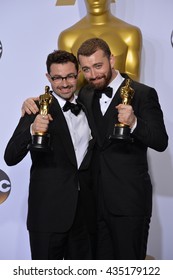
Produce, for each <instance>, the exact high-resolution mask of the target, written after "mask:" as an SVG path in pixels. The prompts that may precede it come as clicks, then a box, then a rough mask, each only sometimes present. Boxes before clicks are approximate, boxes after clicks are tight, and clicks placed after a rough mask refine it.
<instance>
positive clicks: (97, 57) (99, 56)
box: [79, 50, 108, 67]
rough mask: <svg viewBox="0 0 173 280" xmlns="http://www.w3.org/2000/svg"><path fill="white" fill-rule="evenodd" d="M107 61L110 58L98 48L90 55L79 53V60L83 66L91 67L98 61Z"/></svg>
mask: <svg viewBox="0 0 173 280" xmlns="http://www.w3.org/2000/svg"><path fill="white" fill-rule="evenodd" d="M105 61H108V58H107V57H106V55H105V54H104V52H103V51H102V50H97V51H96V52H95V53H93V54H91V55H90V56H84V55H79V62H80V65H81V67H85V66H86V67H87V66H88V67H89V66H92V65H94V64H97V63H104V62H105Z"/></svg>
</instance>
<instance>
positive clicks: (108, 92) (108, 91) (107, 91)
mask: <svg viewBox="0 0 173 280" xmlns="http://www.w3.org/2000/svg"><path fill="white" fill-rule="evenodd" d="M112 91H113V89H112V88H111V87H107V88H104V89H95V90H94V94H95V95H96V96H97V97H98V98H101V97H102V94H103V93H104V94H106V95H107V97H109V98H111V97H112Z"/></svg>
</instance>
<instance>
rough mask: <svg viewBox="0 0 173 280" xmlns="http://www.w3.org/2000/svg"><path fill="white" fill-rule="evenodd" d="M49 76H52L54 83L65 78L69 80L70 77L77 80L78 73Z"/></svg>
mask: <svg viewBox="0 0 173 280" xmlns="http://www.w3.org/2000/svg"><path fill="white" fill-rule="evenodd" d="M49 76H50V78H51V80H52V81H53V82H54V83H61V82H62V81H63V80H65V81H67V82H69V81H68V79H70V78H71V79H74V80H76V79H77V76H78V74H68V75H67V76H65V77H62V76H53V77H52V76H51V75H49ZM71 82H72V81H71Z"/></svg>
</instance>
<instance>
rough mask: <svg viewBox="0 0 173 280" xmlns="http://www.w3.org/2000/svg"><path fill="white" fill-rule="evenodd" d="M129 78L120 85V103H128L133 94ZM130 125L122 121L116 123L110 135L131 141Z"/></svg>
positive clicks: (112, 137)
mask: <svg viewBox="0 0 173 280" xmlns="http://www.w3.org/2000/svg"><path fill="white" fill-rule="evenodd" d="M130 83H131V80H130V79H127V80H126V84H125V86H123V87H121V89H120V95H121V99H122V104H125V105H130V104H131V101H132V99H133V96H134V93H135V91H134V89H133V88H131V87H130ZM130 131H131V129H130V127H129V126H128V125H127V124H124V123H116V124H115V126H114V130H113V135H112V136H110V138H111V139H114V140H124V141H127V142H133V138H132V137H131V135H130Z"/></svg>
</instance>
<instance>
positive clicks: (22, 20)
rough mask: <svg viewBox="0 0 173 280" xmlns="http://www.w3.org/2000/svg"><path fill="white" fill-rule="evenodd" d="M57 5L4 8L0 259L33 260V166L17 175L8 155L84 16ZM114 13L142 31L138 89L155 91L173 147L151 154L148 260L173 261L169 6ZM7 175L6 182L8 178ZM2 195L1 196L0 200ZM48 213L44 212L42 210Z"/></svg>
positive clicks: (80, 9) (23, 166)
mask: <svg viewBox="0 0 173 280" xmlns="http://www.w3.org/2000/svg"><path fill="white" fill-rule="evenodd" d="M55 2H56V1H55V0H36V1H35V0H30V1H23V0H0V42H1V43H2V47H3V53H2V56H1V58H0V100H1V101H0V107H1V109H0V171H1V172H0V181H1V184H0V189H1V190H2V180H3V179H6V180H7V182H8V184H10V182H11V192H10V194H9V196H8V198H7V199H6V200H5V201H4V202H3V203H1V204H0V259H1V260H2V259H4V260H8V259H30V248H29V241H28V232H27V230H26V214H27V196H28V181H29V169H30V158H29V156H27V157H26V158H25V159H24V160H23V161H22V162H21V163H19V164H18V165H16V166H14V167H8V166H6V164H5V162H4V160H3V155H4V149H5V147H6V144H7V142H8V140H9V138H10V137H11V134H12V132H13V130H14V128H15V127H16V125H17V122H18V120H19V117H20V114H21V104H22V102H23V100H24V99H26V98H27V97H29V96H38V95H40V94H42V93H43V92H44V87H45V85H46V84H47V79H46V77H45V72H46V67H45V60H46V57H47V54H48V53H50V52H52V51H53V50H54V49H56V48H57V38H58V36H59V34H60V32H61V31H62V30H64V29H66V28H68V27H70V26H71V25H73V24H74V23H75V22H77V21H78V20H80V19H81V18H82V17H83V16H85V14H86V8H85V4H84V1H82V0H76V4H75V5H74V6H64V7H58V6H55ZM111 10H112V13H113V14H114V15H115V16H117V17H119V18H121V19H122V20H124V21H126V22H128V23H131V24H134V25H136V26H138V27H139V28H140V29H141V31H142V35H143V50H142V63H141V65H142V67H141V79H140V80H141V82H144V83H146V84H148V85H150V86H153V87H155V88H156V90H157V91H158V95H159V99H160V103H161V107H162V110H163V112H164V117H165V124H166V127H167V132H168V134H169V147H168V149H167V150H166V151H165V152H164V153H157V152H155V151H152V150H149V162H150V171H151V176H152V180H153V187H154V196H153V202H154V206H153V217H152V222H151V228H150V235H149V244H148V254H150V255H152V256H154V257H155V258H156V259H165V260H171V259H173V219H172V215H173V184H172V181H173V129H172V122H173V116H172V107H173V102H172V100H173V97H172V96H173V74H172V73H173V47H172V45H171V33H172V30H173V14H172V13H173V1H172V0H165V1H162V0H152V1H151V0H145V1H144V0H143V1H142V0H117V2H116V4H111ZM2 171H3V172H5V173H6V177H5V178H4V177H3V176H5V175H4V173H3V172H2ZM0 195H2V193H1V192H0ZM45 207H46V205H45Z"/></svg>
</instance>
